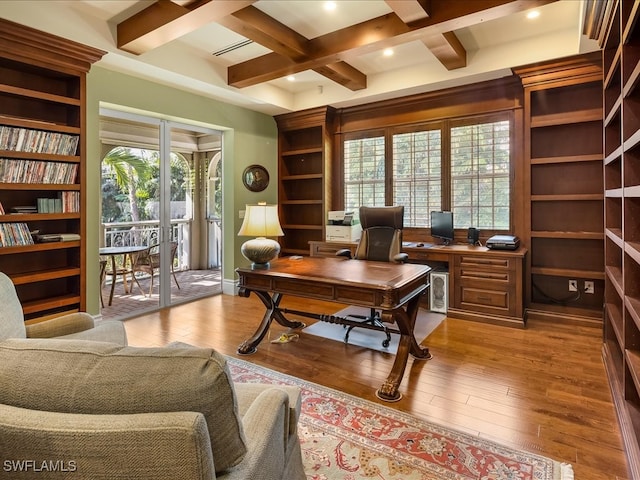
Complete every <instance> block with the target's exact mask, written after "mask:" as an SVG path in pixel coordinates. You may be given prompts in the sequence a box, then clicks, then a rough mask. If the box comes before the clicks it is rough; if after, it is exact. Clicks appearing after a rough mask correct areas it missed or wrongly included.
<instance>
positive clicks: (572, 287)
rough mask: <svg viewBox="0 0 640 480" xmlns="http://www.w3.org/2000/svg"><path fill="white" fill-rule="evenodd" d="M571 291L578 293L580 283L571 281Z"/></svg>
mask: <svg viewBox="0 0 640 480" xmlns="http://www.w3.org/2000/svg"><path fill="white" fill-rule="evenodd" d="M569 291H570V292H577V291H578V281H577V280H569Z"/></svg>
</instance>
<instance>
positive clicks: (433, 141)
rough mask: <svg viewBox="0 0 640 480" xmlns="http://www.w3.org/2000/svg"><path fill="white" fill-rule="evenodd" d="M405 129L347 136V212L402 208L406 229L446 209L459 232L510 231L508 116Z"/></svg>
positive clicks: (427, 222) (427, 224) (426, 222)
mask: <svg viewBox="0 0 640 480" xmlns="http://www.w3.org/2000/svg"><path fill="white" fill-rule="evenodd" d="M410 128H411V127H406V128H404V131H402V132H398V131H397V129H396V130H395V131H391V129H388V130H387V131H386V132H385V133H384V134H378V133H377V132H376V134H372V136H370V137H366V138H357V139H345V141H344V206H345V209H348V210H352V209H357V208H358V207H359V206H361V205H366V206H382V205H404V207H405V219H404V220H405V226H407V227H422V228H424V227H430V212H431V211H433V210H451V211H453V213H454V215H453V217H454V222H455V227H456V228H468V227H476V228H480V229H483V230H509V229H510V212H511V209H510V201H511V194H510V191H511V182H510V178H511V172H510V170H511V121H510V120H509V114H508V113H504V114H497V115H492V116H486V117H482V118H478V117H474V118H467V119H461V120H456V121H445V122H433V123H432V124H429V125H421V126H417V125H416V126H415V127H412V128H411V129H410ZM387 145H390V148H388V147H387ZM385 153H386V155H385ZM387 157H390V158H387ZM387 176H390V177H391V178H387ZM385 186H386V187H387V188H385Z"/></svg>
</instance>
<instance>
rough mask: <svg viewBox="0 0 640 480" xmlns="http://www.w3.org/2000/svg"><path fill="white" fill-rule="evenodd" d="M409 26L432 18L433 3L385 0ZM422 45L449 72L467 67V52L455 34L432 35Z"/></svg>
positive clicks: (426, 0)
mask: <svg viewBox="0 0 640 480" xmlns="http://www.w3.org/2000/svg"><path fill="white" fill-rule="evenodd" d="M385 1H386V2H387V5H389V7H391V8H392V9H393V11H394V12H395V14H396V15H398V17H400V20H402V21H403V22H404V23H406V24H407V25H411V24H412V23H413V22H416V21H418V20H424V19H427V18H429V17H430V12H431V2H430V1H429V0H410V1H409V0H385ZM422 43H424V44H425V46H426V47H427V48H428V49H429V50H430V51H431V53H433V55H434V56H435V57H436V58H437V59H438V60H440V63H442V64H443V65H444V66H445V68H446V69H447V70H454V69H456V68H462V67H466V66H467V51H466V50H465V48H464V46H463V45H462V43H460V40H458V37H456V34H455V33H454V32H445V33H442V34H437V35H431V36H429V37H427V38H425V39H423V40H422Z"/></svg>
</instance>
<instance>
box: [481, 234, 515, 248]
mask: <svg viewBox="0 0 640 480" xmlns="http://www.w3.org/2000/svg"><path fill="white" fill-rule="evenodd" d="M519 246H520V239H519V238H518V237H516V236H515V235H494V236H493V237H491V238H489V239H488V240H487V247H488V248H490V249H491V250H517V248H518V247H519Z"/></svg>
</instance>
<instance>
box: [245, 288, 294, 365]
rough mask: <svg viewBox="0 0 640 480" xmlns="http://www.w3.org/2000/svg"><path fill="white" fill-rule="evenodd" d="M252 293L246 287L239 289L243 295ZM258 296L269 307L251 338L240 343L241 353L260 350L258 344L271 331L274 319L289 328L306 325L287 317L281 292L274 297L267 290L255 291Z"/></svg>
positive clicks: (248, 353) (246, 295) (247, 353)
mask: <svg viewBox="0 0 640 480" xmlns="http://www.w3.org/2000/svg"><path fill="white" fill-rule="evenodd" d="M250 293H251V290H246V289H244V288H240V290H239V291H238V295H239V296H241V297H248V296H249V294H250ZM254 293H255V294H256V296H257V297H258V298H259V299H260V300H261V301H262V303H263V304H264V306H265V307H266V308H267V311H266V312H265V313H264V316H263V317H262V321H261V322H260V325H259V326H258V329H257V330H256V332H255V333H254V334H253V336H251V338H249V339H248V340H245V341H244V342H242V343H241V344H240V346H239V347H238V353H239V354H241V355H251V354H252V353H256V351H257V350H258V344H259V343H260V342H261V341H262V339H263V338H264V336H265V335H266V334H267V332H268V331H269V326H270V325H271V321H272V320H273V319H275V320H276V322H278V323H279V324H280V325H282V326H283V327H288V328H301V327H304V326H305V325H304V323H302V322H291V321H289V320H287V319H286V317H285V316H284V315H283V314H282V311H281V310H280V306H279V305H280V301H281V300H282V294H281V293H274V294H273V297H271V296H269V294H268V293H266V292H259V291H255V292H254Z"/></svg>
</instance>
